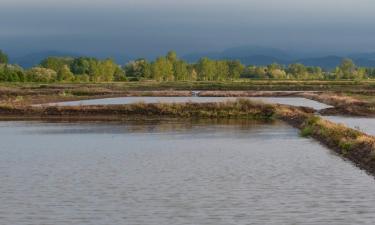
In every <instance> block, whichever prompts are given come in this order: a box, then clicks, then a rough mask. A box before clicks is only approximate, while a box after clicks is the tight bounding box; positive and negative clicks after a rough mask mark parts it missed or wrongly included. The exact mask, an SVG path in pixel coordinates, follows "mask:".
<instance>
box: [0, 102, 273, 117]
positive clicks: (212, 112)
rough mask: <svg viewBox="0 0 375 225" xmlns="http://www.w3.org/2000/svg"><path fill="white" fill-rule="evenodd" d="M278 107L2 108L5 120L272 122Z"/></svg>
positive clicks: (226, 104)
mask: <svg viewBox="0 0 375 225" xmlns="http://www.w3.org/2000/svg"><path fill="white" fill-rule="evenodd" d="M274 112H275V106H273V105H269V104H263V103H260V102H252V101H247V100H238V101H234V102H233V101H232V102H219V103H178V104H177V103H171V104H168V103H156V104H145V103H136V104H129V105H97V106H65V107H59V106H41V107H32V106H9V105H5V106H4V105H3V106H0V118H3V119H11V118H15V119H20V118H22V119H27V118H29V119H51V118H61V119H72V120H103V119H104V120H122V119H126V118H128V117H158V118H159V117H184V118H244V119H254V120H270V119H272V118H273V116H274Z"/></svg>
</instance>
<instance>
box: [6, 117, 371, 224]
mask: <svg viewBox="0 0 375 225" xmlns="http://www.w3.org/2000/svg"><path fill="white" fill-rule="evenodd" d="M0 137H1V141H0V184H1V185H0V203H1V204H0V224H4V225H8V224H9V225H10V224H12V225H23V224H28V225H34V224H35V225H40V224H53V225H60V224H61V225H62V224H64V225H65V224H89V225H91V224H93V225H94V224H95V225H108V224H129V225H133V224H134V225H138V224H141V225H164V224H168V225H169V224H173V225H180V224H191V225H197V224H204V225H211V224H212V225H228V224H236V225H237V224H240V225H241V224H262V225H264V224H277V225H279V224H299V225H300V224H312V225H317V224H318V225H319V224H324V225H327V224H337V225H345V224H348V225H349V224H350V225H352V224H373V223H374V221H375V195H374V194H373V193H375V181H374V179H373V178H372V177H370V176H368V175H367V174H366V173H364V172H363V171H361V170H359V169H357V168H356V167H355V166H353V165H352V164H351V163H349V162H346V161H344V160H342V159H341V158H340V157H338V156H336V155H334V154H331V153H330V151H329V150H327V149H326V148H324V147H322V146H320V145H319V144H318V143H316V142H315V141H313V140H311V139H304V138H300V137H299V136H298V131H297V130H295V129H293V128H291V127H289V126H286V125H284V124H283V123H275V124H254V123H249V122H236V123H229V122H220V123H219V122H209V123H207V122H186V121H185V122H173V121H170V122H148V123H146V124H140V123H130V122H129V123H126V124H100V123H98V124H93V123H91V124H90V123H87V124H52V123H36V122H1V123H0Z"/></svg>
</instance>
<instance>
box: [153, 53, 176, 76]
mask: <svg viewBox="0 0 375 225" xmlns="http://www.w3.org/2000/svg"><path fill="white" fill-rule="evenodd" d="M152 76H153V78H154V79H155V80H157V81H173V80H174V74H173V64H172V63H171V62H170V61H169V60H168V59H167V58H165V57H159V58H157V59H156V61H155V62H154V63H153V64H152Z"/></svg>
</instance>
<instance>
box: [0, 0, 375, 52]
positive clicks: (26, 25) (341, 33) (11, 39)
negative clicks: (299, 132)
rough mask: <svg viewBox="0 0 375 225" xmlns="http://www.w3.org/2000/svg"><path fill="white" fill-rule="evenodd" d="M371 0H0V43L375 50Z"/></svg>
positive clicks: (13, 47) (21, 47)
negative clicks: (243, 46) (244, 46)
mask: <svg viewBox="0 0 375 225" xmlns="http://www.w3.org/2000/svg"><path fill="white" fill-rule="evenodd" d="M374 9H375V1H374V0H189V1H187V0H0V28H1V29H0V48H2V49H5V50H6V51H9V52H11V53H13V54H16V53H18V54H22V53H25V52H31V51H42V50H60V51H67V52H78V53H84V54H99V53H101V55H114V54H123V55H129V56H132V57H136V56H149V57H153V56H155V55H157V54H162V53H165V52H166V51H167V50H169V49H175V50H177V52H178V53H180V54H186V53H190V52H202V51H203V52H204V51H220V50H222V49H225V48H228V47H234V46H241V45H252V46H255V45H256V46H269V47H276V48H281V49H291V50H295V51H307V52H319V51H325V52H338V51H339V52H351V51H352V52H358V51H362V52H363V51H364V52H368V51H375V42H374V40H375V13H374Z"/></svg>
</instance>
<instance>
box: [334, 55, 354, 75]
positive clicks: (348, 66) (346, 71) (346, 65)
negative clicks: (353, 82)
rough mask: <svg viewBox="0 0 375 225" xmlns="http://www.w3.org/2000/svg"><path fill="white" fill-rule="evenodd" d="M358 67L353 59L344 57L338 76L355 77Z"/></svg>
mask: <svg viewBox="0 0 375 225" xmlns="http://www.w3.org/2000/svg"><path fill="white" fill-rule="evenodd" d="M356 69H357V67H356V65H355V64H354V62H353V61H352V60H351V59H343V60H342V62H341V64H340V66H339V68H338V71H337V72H338V77H339V78H342V79H351V78H354V76H353V75H354V73H355V71H356Z"/></svg>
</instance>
